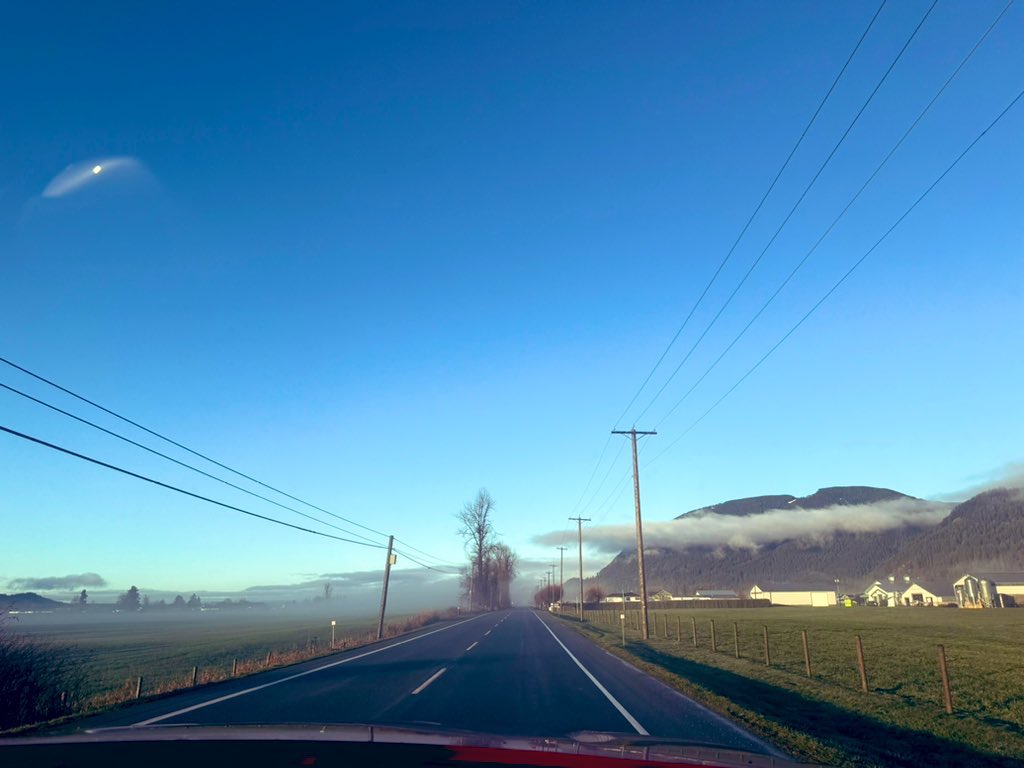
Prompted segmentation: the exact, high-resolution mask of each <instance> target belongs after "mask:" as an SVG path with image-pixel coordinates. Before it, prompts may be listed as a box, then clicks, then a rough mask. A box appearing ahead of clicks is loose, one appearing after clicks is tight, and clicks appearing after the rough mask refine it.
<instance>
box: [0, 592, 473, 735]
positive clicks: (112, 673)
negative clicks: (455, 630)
mask: <svg viewBox="0 0 1024 768" xmlns="http://www.w3.org/2000/svg"><path fill="white" fill-rule="evenodd" d="M454 617H455V613H454V611H426V612H423V613H420V614H416V615H410V616H399V617H395V618H392V619H391V620H390V621H389V622H388V623H387V624H386V626H385V632H384V635H385V637H386V638H387V637H395V636H397V635H400V634H403V633H405V632H409V631H412V630H414V629H417V628H419V627H423V626H426V625H428V624H431V623H434V622H438V621H443V620H445V619H449V618H454ZM376 627H377V624H376V620H375V619H374V618H372V617H361V618H350V619H346V620H338V623H337V626H336V627H335V645H334V647H333V648H332V647H331V627H330V620H318V619H315V618H310V617H308V616H304V617H301V618H296V617H288V616H267V615H260V616H253V617H249V616H231V615H228V616H224V615H217V614H213V613H195V614H191V613H189V614H181V615H178V616H173V617H171V616H156V617H147V616H145V615H133V616H115V617H107V616H101V617H98V618H92V617H82V618H73V619H63V620H62V617H59V616H53V617H50V618H49V620H46V621H39V622H31V623H30V622H24V623H20V625H16V626H13V627H10V630H11V631H12V632H13V633H15V634H17V635H19V636H21V637H24V638H27V639H30V640H35V641H37V642H39V643H41V644H43V645H45V646H46V647H47V648H48V649H49V652H50V653H54V654H59V660H60V661H61V663H63V664H66V665H70V666H73V667H75V668H77V669H79V670H81V672H82V687H81V690H80V692H79V696H78V701H79V702H80V704H79V705H78V706H76V708H75V713H76V714H86V713H93V712H98V711H101V710H103V709H107V708H109V707H112V706H116V705H118V704H122V703H124V702H127V701H131V700H133V699H135V697H136V685H137V682H138V678H139V677H141V678H142V688H141V696H142V697H145V696H152V695H159V694H165V693H170V692H172V691H176V690H181V689H184V688H188V687H190V686H191V685H192V668H193V666H195V667H197V679H196V684H197V685H203V684H206V683H212V682H218V681H221V680H226V679H228V678H230V677H232V671H233V670H234V676H242V675H247V674H252V673H255V672H260V671H264V670H266V669H271V668H275V667H280V666H285V665H288V664H294V663H297V662H300V661H306V660H309V659H313V658H317V657H319V656H325V655H328V654H330V653H334V652H337V651H339V650H345V649H347V648H353V647H356V646H359V645H363V644H365V643H368V642H372V641H373V640H375V639H376ZM268 660H269V664H268ZM26 724H27V723H26Z"/></svg>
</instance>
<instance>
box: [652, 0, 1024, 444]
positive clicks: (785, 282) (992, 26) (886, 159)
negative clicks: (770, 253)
mask: <svg viewBox="0 0 1024 768" xmlns="http://www.w3.org/2000/svg"><path fill="white" fill-rule="evenodd" d="M1013 2H1014V0H1010V2H1008V3H1007V4H1006V5H1005V6H1004V7H1003V10H1002V11H1000V13H999V15H998V16H996V18H995V20H993V22H992V23H991V24H990V25H989V26H988V28H987V29H986V30H985V32H984V33H983V34H982V36H981V37H980V38H979V39H978V41H977V42H976V43H975V44H974V46H973V47H972V48H971V49H970V51H968V52H967V55H966V56H965V57H964V58H963V59H962V60H961V61H960V63H959V64H958V65H957V67H956V69H954V70H953V72H952V73H951V74H950V76H949V77H948V78H946V81H945V82H944V83H943V84H942V86H941V87H940V88H939V90H938V91H937V92H936V93H935V95H934V96H933V97H932V98H931V101H929V102H928V104H927V105H926V106H925V108H924V109H923V110H922V111H921V113H920V114H918V116H917V118H916V119H915V120H914V121H913V122H912V123H911V124H910V127H909V128H907V130H906V131H904V133H903V135H902V136H901V137H900V139H899V141H897V142H896V144H895V145H893V148H892V149H890V150H889V152H888V154H886V156H885V157H884V158H882V161H881V162H880V163H879V164H878V165H877V166H876V167H875V170H874V171H873V172H872V173H871V175H870V176H869V177H868V178H867V180H866V181H865V182H864V183H863V184H862V185H861V187H860V189H858V190H857V192H856V194H854V196H853V197H852V198H850V201H849V202H848V203H847V204H846V206H845V207H844V208H843V209H842V210H841V211H840V212H839V215H837V216H836V217H835V218H834V219H833V220H832V223H831V224H829V226H828V228H827V229H826V230H825V231H824V233H822V235H821V237H819V238H818V239H817V241H816V242H815V243H814V245H813V246H811V249H810V250H809V251H808V252H807V253H806V254H805V255H804V257H803V258H802V259H801V260H800V261H799V262H798V263H797V264H796V266H795V267H793V269H792V270H791V271H790V273H789V274H788V275H787V276H786V279H785V280H783V281H782V283H781V284H780V285H779V287H778V288H776V289H775V291H774V292H773V293H772V294H771V296H769V297H768V300H767V301H766V302H764V304H762V305H761V308H760V309H759V310H758V311H757V313H756V314H755V315H754V316H753V317H752V318H750V321H749V322H748V323H747V324H746V325H745V326H744V327H743V329H742V330H741V331H740V332H739V333H738V334H736V336H735V337H734V338H733V340H732V341H731V342H729V345H728V346H727V347H726V348H725V349H724V350H722V353H721V354H720V355H719V356H718V357H717V358H715V361H714V362H713V363H712V364H711V365H710V366H708V368H707V369H706V370H705V371H704V373H703V374H701V376H700V378H699V379H697V381H695V382H694V383H693V385H692V386H691V387H690V388H689V389H688V390H687V391H686V392H685V393H684V394H683V396H682V397H681V398H679V400H677V401H676V403H675V404H674V405H673V406H672V407H671V408H669V410H668V411H667V412H666V413H665V415H664V416H662V417H661V418H660V419H659V420H658V422H657V423H658V424H661V423H662V422H664V421H665V419H667V418H668V417H669V416H671V415H672V414H673V413H674V412H675V411H676V409H677V408H679V406H680V405H682V404H683V402H684V401H685V400H686V399H687V398H688V397H689V396H690V395H691V394H692V393H693V391H694V390H695V389H696V388H697V387H698V386H700V384H701V382H703V381H704V379H706V378H707V377H708V375H709V374H710V373H711V372H712V371H713V370H714V369H715V368H716V367H717V366H718V364H719V363H720V362H721V361H722V358H724V357H725V356H726V355H727V354H728V353H729V351H730V350H731V349H732V348H733V347H734V346H736V344H737V342H739V340H740V339H741V338H743V336H744V335H745V334H746V332H747V331H748V330H750V327H751V326H752V325H753V324H754V323H755V322H756V321H757V319H758V318H759V317H761V315H762V314H763V313H764V312H765V310H766V309H768V307H769V305H771V303H772V302H773V301H775V299H776V297H778V295H779V294H780V293H781V292H782V291H783V289H784V288H785V287H786V286H787V285H788V284H789V282H790V280H792V279H793V277H794V276H795V275H796V273H797V272H799V271H800V269H801V268H802V267H803V266H804V264H806V263H807V260H808V259H810V257H811V256H812V255H813V254H814V252H815V251H817V249H818V246H819V245H821V244H822V242H823V241H824V240H825V238H826V237H828V236H829V234H831V232H832V230H833V229H835V226H836V224H838V223H839V221H840V219H842V218H843V216H845V215H846V213H847V211H849V210H850V208H851V207H853V204H854V203H855V202H857V200H858V199H859V198H860V196H861V194H862V193H863V192H864V190H865V189H867V188H868V186H869V185H870V184H871V182H872V181H874V179H875V177H876V176H877V175H878V174H879V172H880V171H881V170H882V168H884V167H885V165H886V164H887V163H888V162H889V160H890V159H891V158H892V156H893V155H894V154H896V151H897V150H898V149H899V148H900V147H901V146H902V145H903V142H904V141H906V140H907V137H908V136H910V134H911V133H912V132H913V131H914V129H915V128H916V127H917V126H918V124H919V123H920V122H921V120H922V119H924V116H925V115H926V114H928V112H929V111H930V110H931V108H932V107H933V106H934V105H935V102H936V101H938V100H939V97H940V96H942V94H943V93H944V92H945V91H946V88H948V87H949V84H950V83H952V82H953V80H954V79H955V78H956V76H957V75H958V74H960V71H961V70H962V69H963V68H964V65H966V64H967V62H968V61H969V60H970V59H971V57H972V56H973V55H974V53H975V51H977V50H978V48H979V47H980V46H981V44H982V43H983V42H984V41H985V39H986V38H987V37H988V35H989V33H991V32H992V30H993V29H995V27H996V25H998V24H999V22H1000V21H1001V20H1002V18H1003V16H1004V15H1006V12H1007V11H1008V10H1010V6H1012V5H1013Z"/></svg>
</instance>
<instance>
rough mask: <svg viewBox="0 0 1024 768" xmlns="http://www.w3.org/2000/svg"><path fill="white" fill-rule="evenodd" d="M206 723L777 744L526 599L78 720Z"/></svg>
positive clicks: (90, 723)
mask: <svg viewBox="0 0 1024 768" xmlns="http://www.w3.org/2000/svg"><path fill="white" fill-rule="evenodd" d="M197 723H198V724H204V725H215V724H216V725H222V724H261V723H288V724H291V723H316V724H321V723H367V724H384V725H428V726H442V727H444V728H456V729H460V730H470V731H477V732H483V733H490V734H501V735H506V734H507V735H519V736H568V735H571V734H573V733H576V732H579V731H606V732H613V733H625V734H651V735H653V736H663V737H674V738H682V739H687V740H691V741H695V742H702V743H706V744H718V745H721V746H724V747H729V748H732V749H739V750H744V751H748V752H759V753H764V754H774V755H779V753H778V752H777V751H776V750H774V749H773V748H771V747H770V746H768V745H767V744H765V743H764V742H762V741H760V740H759V739H757V738H756V737H754V736H753V735H751V734H748V733H746V732H745V731H743V730H741V729H740V728H739V727H737V726H735V725H733V724H732V723H730V722H728V721H727V720H725V719H724V718H722V717H720V716H719V715H716V714H714V713H713V712H711V711H709V710H707V709H705V708H704V707H702V706H700V705H698V704H696V703H695V702H693V701H691V700H690V699H687V698H686V697H684V696H682V695H681V694H679V693H677V692H676V691H674V690H672V689H671V688H669V687H667V686H666V685H664V684H662V683H661V682H659V681H657V680H655V679H654V678H652V677H650V676H648V675H646V674H645V673H643V672H640V671H639V670H637V669H635V668H634V667H632V666H630V665H628V664H626V663H625V662H623V661H621V660H620V659H618V658H617V657H615V656H612V655H611V654H609V653H607V652H605V651H604V650H602V649H600V648H598V647H597V646H595V645H593V644H592V643H590V642H589V641H588V640H586V639H585V638H583V637H581V636H580V635H578V634H577V633H576V632H574V631H573V630H572V629H571V628H569V627H566V626H564V625H562V624H561V623H560V622H559V621H558V620H557V619H555V618H553V617H551V616H548V615H547V614H542V613H538V612H535V611H531V610H527V609H515V610H510V611H503V612H499V613H490V614H484V615H480V616H476V617H473V618H469V619H464V620H462V621H457V622H453V623H450V624H445V625H442V626H435V627H428V628H426V629H424V630H421V631H419V632H417V633H415V634H412V635H410V636H404V637H401V638H396V639H394V640H390V641H384V642H381V643H377V644H374V645H371V646H368V647H365V648H360V649H354V650H351V651H348V652H344V653H339V654H336V655H333V656H330V657H326V658H322V659H317V660H316V661H312V662H306V663H304V664H299V665H295V666H291V667H287V668H285V669H278V670H273V671H270V672H265V673H262V674H259V675H253V676H250V677H246V678H243V679H238V680H232V681H229V682H226V683H220V684H217V685H214V686H208V687H205V688H203V689H201V690H196V691H188V692H185V693H181V694H177V695H174V696H170V697H167V698H162V699H159V700H157V701H151V702H143V703H140V704H138V705H135V706H132V707H128V708H125V709H121V710H118V711H115V712H109V713H105V714H101V715H97V716H94V717H91V718H88V719H86V720H84V721H81V722H80V723H79V724H78V727H79V728H100V727H113V726H126V725H157V724H160V725H181V724H197Z"/></svg>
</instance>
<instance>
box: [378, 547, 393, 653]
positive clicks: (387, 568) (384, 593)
mask: <svg viewBox="0 0 1024 768" xmlns="http://www.w3.org/2000/svg"><path fill="white" fill-rule="evenodd" d="M394 545H395V537H394V536H388V559H387V562H385V563H384V589H383V590H381V593H380V618H379V619H377V639H378V640H381V639H382V638H383V637H384V611H386V610H387V607H388V581H389V580H390V579H391V566H392V565H394V564H395V563H396V562H397V560H398V558H397V557H395V556H394V555H393V554H391V548H392V547H393V546H394Z"/></svg>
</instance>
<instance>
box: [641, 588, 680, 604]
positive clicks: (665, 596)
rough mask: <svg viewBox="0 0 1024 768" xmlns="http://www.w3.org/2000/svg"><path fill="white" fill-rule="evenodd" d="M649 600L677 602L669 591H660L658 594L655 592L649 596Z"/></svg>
mask: <svg viewBox="0 0 1024 768" xmlns="http://www.w3.org/2000/svg"><path fill="white" fill-rule="evenodd" d="M647 599H648V600H654V601H655V602H659V603H661V602H667V601H669V600H675V598H674V597H673V596H672V593H671V592H669V591H668V590H667V589H659V590H658V591H657V592H653V593H651V594H648V595H647Z"/></svg>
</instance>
